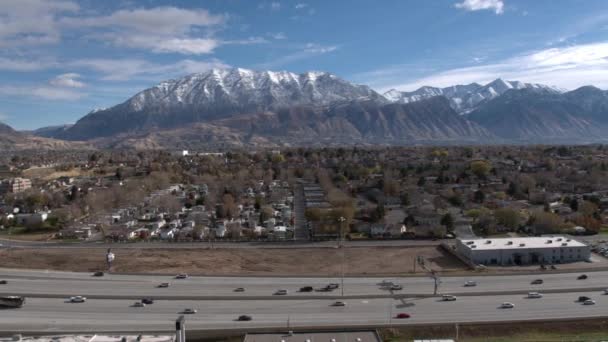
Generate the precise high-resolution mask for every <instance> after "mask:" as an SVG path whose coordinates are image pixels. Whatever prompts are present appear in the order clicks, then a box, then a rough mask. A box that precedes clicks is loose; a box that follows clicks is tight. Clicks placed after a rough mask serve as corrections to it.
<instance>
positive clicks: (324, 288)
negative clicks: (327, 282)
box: [315, 286, 334, 292]
mask: <svg viewBox="0 0 608 342" xmlns="http://www.w3.org/2000/svg"><path fill="white" fill-rule="evenodd" d="M333 290H334V289H333V288H331V287H329V286H325V287H321V288H318V289H316V290H315V291H317V292H331V291H333Z"/></svg>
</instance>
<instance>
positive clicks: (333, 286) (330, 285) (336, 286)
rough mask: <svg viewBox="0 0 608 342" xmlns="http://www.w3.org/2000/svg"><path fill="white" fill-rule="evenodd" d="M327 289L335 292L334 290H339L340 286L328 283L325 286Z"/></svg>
mask: <svg viewBox="0 0 608 342" xmlns="http://www.w3.org/2000/svg"><path fill="white" fill-rule="evenodd" d="M327 287H329V288H330V289H333V290H335V289H337V288H339V287H340V284H337V283H329V284H328V285H327Z"/></svg>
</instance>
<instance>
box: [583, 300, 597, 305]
mask: <svg viewBox="0 0 608 342" xmlns="http://www.w3.org/2000/svg"><path fill="white" fill-rule="evenodd" d="M594 304H595V301H594V300H593V299H587V300H586V301H584V302H583V305H594Z"/></svg>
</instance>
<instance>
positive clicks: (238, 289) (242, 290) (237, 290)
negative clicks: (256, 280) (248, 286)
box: [234, 287, 245, 292]
mask: <svg viewBox="0 0 608 342" xmlns="http://www.w3.org/2000/svg"><path fill="white" fill-rule="evenodd" d="M234 292H245V288H244V287H237V288H236V289H234Z"/></svg>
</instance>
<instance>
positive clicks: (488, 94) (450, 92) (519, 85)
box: [384, 78, 562, 114]
mask: <svg viewBox="0 0 608 342" xmlns="http://www.w3.org/2000/svg"><path fill="white" fill-rule="evenodd" d="M511 89H542V90H547V91H550V92H554V93H561V92H562V91H561V90H560V89H558V88H554V87H549V86H546V85H542V84H532V83H523V82H520V81H505V80H503V79H501V78H497V79H496V80H494V81H492V82H490V83H488V84H486V85H481V84H478V83H471V84H467V85H455V86H451V87H446V88H434V87H427V86H425V87H421V88H419V89H417V90H415V91H412V92H401V91H398V90H395V89H391V90H389V91H388V92H386V93H384V97H386V98H387V100H388V101H391V102H399V103H410V102H416V101H420V100H423V99H427V98H430V97H433V96H445V97H447V98H448V100H450V105H451V106H452V108H454V110H456V111H457V112H459V113H461V114H466V113H469V112H471V111H473V110H475V109H476V108H477V107H479V106H480V105H481V104H482V103H485V102H487V101H489V100H492V99H494V98H497V97H499V96H501V95H502V94H504V93H505V92H507V91H508V90H511Z"/></svg>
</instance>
